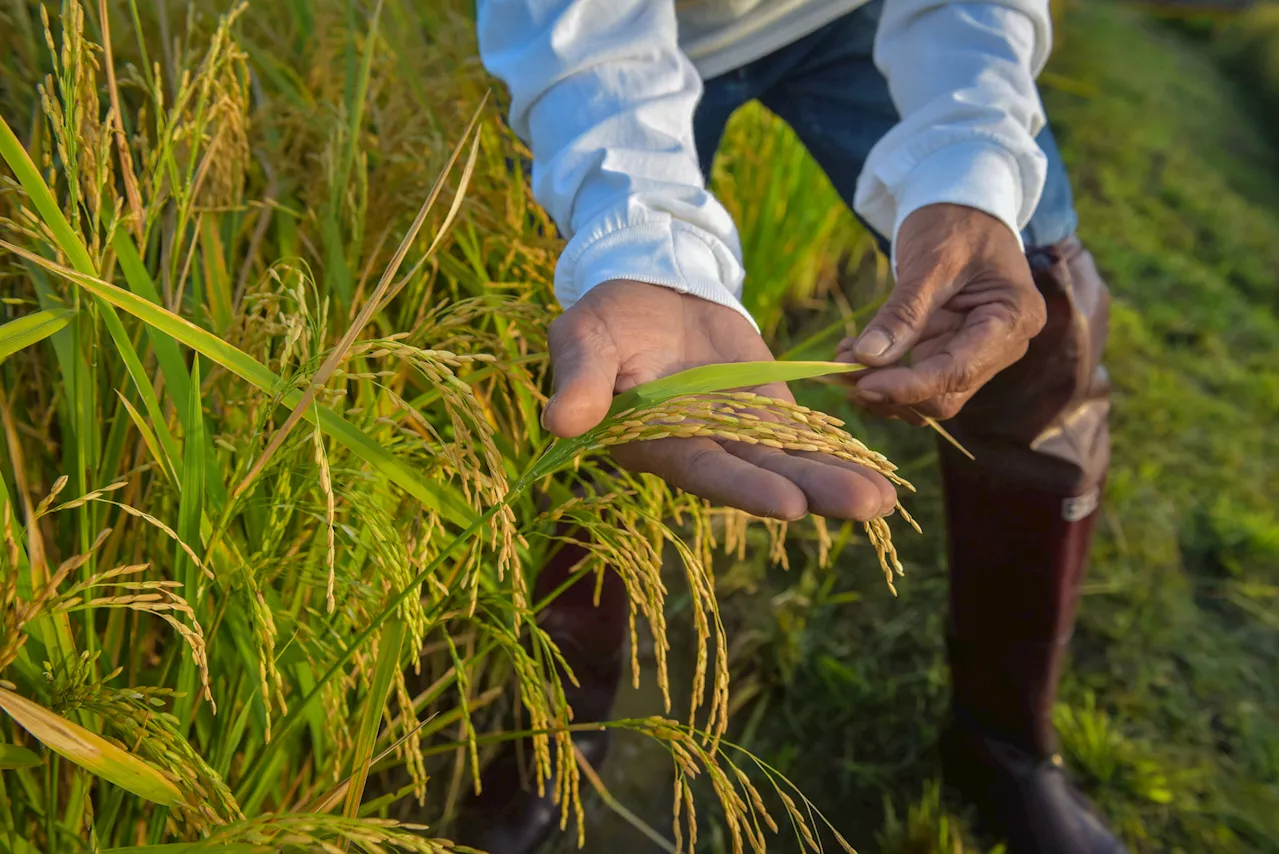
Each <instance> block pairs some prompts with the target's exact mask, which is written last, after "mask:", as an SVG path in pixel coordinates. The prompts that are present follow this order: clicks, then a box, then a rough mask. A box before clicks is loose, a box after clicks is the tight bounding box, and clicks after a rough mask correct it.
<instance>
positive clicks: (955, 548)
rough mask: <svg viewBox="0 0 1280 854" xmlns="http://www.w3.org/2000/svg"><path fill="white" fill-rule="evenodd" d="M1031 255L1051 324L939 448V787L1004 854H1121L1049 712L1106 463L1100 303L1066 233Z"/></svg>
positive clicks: (1095, 282) (1096, 283) (1081, 255)
mask: <svg viewBox="0 0 1280 854" xmlns="http://www.w3.org/2000/svg"><path fill="white" fill-rule="evenodd" d="M1029 260H1030V262H1031V265H1032V270H1033V272H1034V274H1035V279H1036V284H1037V285H1038V286H1039V288H1040V291H1041V293H1042V294H1043V296H1044V297H1045V302H1046V305H1047V308H1048V321H1047V323H1046V326H1045V329H1044V330H1043V331H1042V332H1041V334H1040V335H1039V336H1037V337H1036V339H1035V340H1034V341H1033V342H1032V343H1031V346H1030V348H1029V350H1028V353H1027V355H1026V356H1025V357H1024V358H1023V359H1022V360H1021V361H1020V362H1018V363H1017V364H1016V365H1014V366H1012V367H1011V368H1009V369H1008V370H1006V371H1004V372H1003V373H1001V374H1000V375H999V376H997V377H996V378H995V379H994V380H992V382H991V383H989V384H988V385H987V386H986V387H984V388H983V390H982V391H981V392H979V393H978V395H976V396H975V397H974V398H973V400H972V401H970V403H969V404H968V405H966V406H965V408H964V410H962V411H961V413H960V415H959V416H957V418H956V420H955V422H954V427H953V432H954V433H955V435H956V437H957V438H958V439H959V440H960V442H961V443H962V444H963V445H965V447H966V448H968V449H969V450H970V451H971V452H972V453H973V454H974V456H975V458H976V460H975V461H970V460H968V459H966V458H964V457H963V456H961V455H960V454H959V453H958V452H956V451H955V450H954V449H953V448H951V447H950V446H944V447H943V448H942V472H943V487H944V493H945V497H946V506H947V528H948V541H949V543H948V544H949V559H950V569H951V626H950V633H949V636H948V651H949V654H950V661H951V675H952V708H953V718H954V719H953V721H952V724H951V726H950V728H949V730H948V732H947V733H946V735H945V736H944V739H943V767H944V773H945V775H946V779H947V782H948V783H949V784H950V785H952V786H954V787H955V788H956V789H957V790H959V792H960V793H961V794H963V795H964V796H965V797H966V798H967V799H968V800H970V801H971V802H972V803H973V804H974V805H975V806H976V807H977V809H978V813H979V816H980V818H981V820H982V823H983V824H984V825H985V826H986V828H987V829H989V830H990V831H991V832H992V833H994V834H995V835H997V836H999V837H1001V838H1003V839H1004V840H1005V841H1006V842H1007V843H1008V846H1009V852H1010V854H1122V852H1124V851H1125V848H1124V846H1123V845H1122V844H1121V843H1120V842H1119V840H1117V839H1116V838H1115V836H1114V835H1112V833H1111V832H1110V831H1109V830H1108V829H1107V827H1106V825H1105V824H1104V823H1103V821H1102V819H1101V818H1100V817H1099V816H1098V814H1097V812H1096V811H1095V810H1094V808H1093V806H1092V805H1091V804H1090V803H1089V802H1088V801H1087V800H1086V799H1085V798H1084V796H1083V795H1081V794H1080V793H1079V792H1078V791H1077V790H1076V789H1075V788H1074V787H1073V786H1072V785H1071V782H1070V780H1069V779H1068V778H1067V775H1066V773H1065V772H1064V771H1063V769H1062V766H1061V761H1060V760H1059V759H1058V758H1057V756H1056V754H1055V749H1056V742H1055V736H1054V731H1053V723H1052V717H1051V716H1052V711H1053V703H1054V699H1055V697H1056V692H1057V686H1058V678H1059V675H1060V673H1061V670H1062V663H1063V659H1064V658H1065V655H1066V651H1067V644H1068V642H1069V641H1070V638H1071V629H1072V624H1073V622H1074V617H1075V607H1076V600H1077V598H1078V596H1079V589H1080V582H1081V580H1082V577H1083V574H1084V568H1085V564H1086V562H1087V559H1088V551H1089V541H1090V535H1091V532H1092V528H1093V521H1094V516H1095V515H1096V510H1097V506H1098V500H1099V495H1100V492H1101V485H1102V480H1103V478H1104V476H1105V472H1106V466H1107V462H1108V460H1109V450H1110V446H1109V442H1108V435H1107V424H1106V417H1107V410H1108V405H1109V403H1108V391H1109V388H1108V383H1107V377H1106V372H1105V371H1104V370H1103V369H1102V367H1101V361H1100V355H1101V351H1102V345H1103V343H1104V341H1105V337H1106V314H1107V302H1108V299H1107V292H1106V287H1105V285H1104V284H1103V283H1102V280H1101V279H1100V278H1099V277H1098V274H1097V270H1096V269H1095V268H1094V266H1093V261H1092V258H1091V257H1090V256H1089V254H1088V252H1086V251H1085V250H1084V248H1083V247H1082V246H1080V244H1079V242H1078V241H1077V240H1075V239H1074V238H1073V239H1071V240H1068V241H1065V242H1064V243H1062V244H1059V245H1057V246H1052V247H1047V248H1044V249H1039V250H1033V252H1031V253H1029Z"/></svg>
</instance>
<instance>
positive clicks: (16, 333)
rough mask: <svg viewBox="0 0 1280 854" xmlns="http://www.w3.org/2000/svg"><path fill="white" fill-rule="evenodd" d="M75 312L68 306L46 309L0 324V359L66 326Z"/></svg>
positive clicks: (2, 359)
mask: <svg viewBox="0 0 1280 854" xmlns="http://www.w3.org/2000/svg"><path fill="white" fill-rule="evenodd" d="M75 316H76V313H75V311H73V310H72V309H69V308H59V309H46V310H45V311H35V312H32V313H31V314H24V315H23V316H22V317H19V318H18V319H17V320H11V321H9V322H8V323H6V324H4V325H3V326H0V361H4V360H5V359H7V358H9V357H10V356H12V355H13V354H14V353H16V352H18V351H19V350H21V349H23V348H25V347H30V346H31V345H32V344H36V343H39V342H40V341H43V340H44V339H46V338H48V337H49V336H50V335H52V334H53V333H55V332H57V331H58V330H59V329H62V328H63V327H64V326H66V325H67V324H68V323H69V322H70V321H71V318H73V317H75Z"/></svg>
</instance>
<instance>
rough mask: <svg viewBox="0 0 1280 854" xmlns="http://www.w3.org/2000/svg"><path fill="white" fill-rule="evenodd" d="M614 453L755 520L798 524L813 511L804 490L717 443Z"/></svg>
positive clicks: (675, 443)
mask: <svg viewBox="0 0 1280 854" xmlns="http://www.w3.org/2000/svg"><path fill="white" fill-rule="evenodd" d="M611 452H612V454H613V458H614V459H616V460H617V461H618V462H619V463H620V464H621V465H623V466H624V467H626V468H628V469H630V470H631V471H636V472H648V473H649V474H656V475H657V476H658V477H660V478H662V479H663V480H665V481H666V482H667V483H669V484H671V485H672V486H676V487H679V488H680V489H683V490H684V491H685V492H691V493H693V494H694V495H697V496H699V497H701V498H705V499H707V500H708V501H712V502H714V503H716V504H722V505H726V506H729V507H736V508H738V509H739V510H745V511H746V512H748V513H750V514H751V515H753V516H763V517H767V518H770V519H785V520H787V521H795V520H796V519H800V518H802V517H803V516H804V514H805V513H807V512H808V510H809V505H808V502H807V500H806V499H805V495H804V492H802V491H801V489H800V487H798V486H796V485H795V484H794V483H792V482H791V481H789V480H787V479H786V478H785V477H783V476H782V475H779V474H775V473H774V472H771V471H768V470H767V469H762V468H760V467H758V466H755V465H752V464H751V463H749V462H747V461H746V460H742V459H739V458H738V457H735V456H733V455H732V454H730V453H729V452H727V451H726V450H725V449H724V448H723V447H722V446H721V445H720V444H719V443H717V442H714V441H712V440H711V439H656V440H653V441H649V442H631V443H629V444H626V445H617V446H615V447H614V448H612V449H611Z"/></svg>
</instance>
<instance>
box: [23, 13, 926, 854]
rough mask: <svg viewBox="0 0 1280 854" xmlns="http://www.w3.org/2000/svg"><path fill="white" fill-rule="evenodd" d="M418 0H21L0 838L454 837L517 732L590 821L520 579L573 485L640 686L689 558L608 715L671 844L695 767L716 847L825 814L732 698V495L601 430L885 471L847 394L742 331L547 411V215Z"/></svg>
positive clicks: (686, 815) (481, 84)
mask: <svg viewBox="0 0 1280 854" xmlns="http://www.w3.org/2000/svg"><path fill="white" fill-rule="evenodd" d="M432 5H433V4H416V3H409V2H397V0H388V2H386V3H384V2H381V1H380V2H378V3H377V4H376V6H374V7H373V8H370V9H364V8H362V7H360V6H359V4H354V3H351V4H347V3H338V2H318V3H312V2H305V0H298V2H292V3H273V4H267V3H262V4H259V5H257V6H254V7H252V8H250V7H249V6H247V5H246V4H243V3H235V4H232V5H230V6H229V7H226V6H225V5H224V4H214V3H207V4H206V3H200V2H196V3H192V4H190V5H188V6H186V7H184V8H183V10H182V13H181V14H178V13H177V12H175V9H176V8H177V7H174V6H170V5H168V4H164V3H160V4H155V5H154V6H153V7H149V8H144V7H142V6H141V5H140V4H138V3H136V2H135V0H127V2H125V3H120V2H114V3H113V2H108V0H99V2H98V3H97V4H85V3H81V2H79V0H65V2H63V3H62V4H61V8H60V9H59V10H57V12H58V13H57V14H50V12H49V7H48V6H46V5H45V4H41V3H30V4H24V3H20V2H14V3H10V4H8V6H7V7H6V9H5V15H6V16H7V23H8V24H9V26H7V27H6V28H5V29H4V35H3V36H0V40H2V41H0V45H2V47H0V49H3V50H4V51H5V52H6V56H11V57H14V58H15V59H16V60H17V62H16V63H15V64H14V65H12V66H11V67H9V68H6V69H5V72H4V75H5V76H4V78H3V79H4V80H5V81H6V85H5V87H4V90H3V100H2V101H0V116H2V117H3V122H0V157H2V159H3V161H4V163H5V164H6V165H7V169H8V171H7V172H0V182H3V183H2V184H0V188H2V189H0V240H2V241H3V242H2V243H0V247H3V250H4V251H3V254H2V255H0V274H2V275H3V276H4V279H3V281H4V284H3V286H2V287H0V291H2V292H3V294H4V299H3V309H2V310H3V312H4V318H3V319H4V320H5V321H6V322H5V323H4V324H3V325H0V376H2V377H3V379H2V382H0V428H2V434H3V438H2V440H0V460H2V465H0V544H2V545H0V709H3V710H4V712H5V715H3V716H0V849H3V850H5V851H7V852H11V854H25V852H29V851H49V852H54V851H79V850H83V849H85V848H88V849H90V850H94V851H99V850H103V851H110V850H141V849H142V848H143V847H154V846H160V845H164V844H167V843H176V842H185V843H193V845H190V846H187V847H185V848H183V849H182V850H184V851H196V850H205V849H212V848H218V849H227V850H230V849H235V850H245V851H248V850H254V851H258V850H277V849H303V850H326V851H343V850H350V849H352V848H354V849H357V850H369V851H382V850H389V849H399V850H406V851H424V852H427V851H431V852H435V851H449V850H453V847H452V845H451V844H450V843H449V842H448V841H447V839H446V838H445V837H444V835H443V832H444V830H445V829H446V828H447V822H448V820H449V818H450V815H451V812H452V810H453V808H454V806H455V804H456V798H457V794H458V791H459V788H460V787H461V786H464V785H466V786H478V785H479V778H478V771H479V769H480V767H481V765H482V762H483V760H484V759H485V758H486V756H487V754H488V753H489V752H490V751H491V750H492V749H493V748H494V747H495V745H497V744H498V743H499V742H501V741H504V740H507V739H512V738H517V737H520V738H527V739H528V740H529V742H530V744H531V745H532V751H533V764H534V768H535V770H536V772H537V773H536V777H537V780H538V784H539V785H540V786H548V787H551V789H552V791H554V792H555V793H556V794H557V797H558V802H559V804H560V807H561V809H562V818H563V822H564V824H565V825H566V826H567V825H570V824H576V826H577V828H578V833H579V844H580V845H581V844H582V841H583V840H582V838H581V834H582V827H583V824H582V816H583V807H582V797H581V775H582V771H581V769H580V768H579V766H578V764H577V762H575V760H574V748H573V743H572V740H571V734H572V732H573V731H574V730H575V728H581V727H583V726H588V725H587V724H575V723H574V722H573V718H572V709H570V708H569V707H568V706H567V705H566V702H565V697H564V690H563V687H562V683H561V679H562V677H561V671H562V669H563V664H564V663H563V660H562V659H561V658H560V657H559V652H558V650H556V648H555V646H554V644H552V643H551V642H550V640H549V639H548V638H547V637H546V635H545V634H543V633H542V632H541V631H540V629H539V627H538V624H537V612H538V610H539V609H540V608H541V607H544V606H545V604H546V603H545V602H534V601H530V600H529V591H530V590H531V589H532V587H531V583H530V581H531V579H530V577H529V576H530V574H531V573H532V572H535V571H536V570H537V568H538V567H539V566H541V565H542V563H543V562H544V561H545V559H546V558H547V556H548V555H549V554H551V553H552V552H553V551H554V550H555V549H558V548H560V547H562V542H563V537H562V536H561V535H559V534H557V530H558V525H559V524H560V523H562V522H563V521H564V520H572V521H573V522H574V524H575V526H576V528H577V530H578V531H580V533H579V534H577V535H576V536H578V537H579V538H581V539H582V540H583V541H584V543H585V544H586V545H587V546H588V557H587V558H586V559H585V560H584V561H583V562H582V564H580V565H579V567H578V569H577V572H578V575H579V576H580V577H592V576H593V575H594V576H597V577H598V576H600V575H601V574H603V573H605V572H616V573H618V574H619V575H620V576H622V578H623V581H624V582H625V584H626V586H627V589H628V592H629V594H630V601H631V632H632V637H633V639H634V638H635V637H636V635H637V633H638V631H639V630H640V629H639V628H638V625H643V626H645V627H647V630H648V631H649V633H650V634H651V635H652V637H653V641H654V645H655V648H656V650H657V656H658V661H659V665H660V666H659V672H658V677H657V678H658V680H659V682H660V684H661V686H662V689H663V691H664V693H666V691H667V686H666V679H667V676H666V673H665V670H663V669H662V667H661V662H662V661H663V657H662V656H663V654H664V652H665V650H666V649H667V648H668V642H667V640H666V630H665V616H664V602H665V599H666V597H667V595H668V589H667V583H668V576H666V575H664V574H663V572H662V562H661V554H662V549H663V547H664V545H670V546H673V547H674V548H675V551H676V553H677V554H678V555H679V557H680V561H681V567H680V570H681V573H682V575H683V578H684V580H685V582H686V583H687V586H688V589H689V592H690V594H691V596H692V601H693V602H694V607H693V608H692V620H693V625H694V627H695V636H696V638H697V643H698V645H699V654H698V667H697V671H696V674H695V689H694V691H693V692H692V696H693V699H692V702H691V705H690V707H689V708H688V709H681V710H673V709H671V708H670V701H669V700H668V702H667V707H668V708H667V709H666V712H665V713H664V714H663V715H662V716H660V717H654V718H647V719H638V720H624V721H618V722H616V723H614V724H612V725H613V726H618V727H623V728H628V729H631V730H634V731H638V732H641V733H643V734H645V735H648V736H650V737H652V738H654V739H656V740H658V741H659V742H661V743H663V744H664V745H665V746H666V747H667V749H668V750H669V751H670V753H671V756H672V761H673V766H674V768H675V776H676V789H675V792H674V801H673V817H674V825H673V834H674V835H675V837H676V839H677V842H676V845H677V847H678V848H680V849H681V850H692V849H693V846H694V844H695V841H696V836H697V827H698V823H697V818H696V812H695V804H694V802H693V798H692V791H693V790H692V788H691V787H690V781H691V780H693V779H694V778H697V777H701V778H704V779H709V780H710V781H711V788H712V790H713V791H714V792H715V795H716V797H717V799H718V801H719V806H720V808H721V809H722V810H723V811H724V813H725V818H726V822H727V825H728V827H730V828H731V830H732V834H733V838H734V845H735V850H742V849H743V848H744V847H745V848H750V849H751V850H754V851H763V850H764V848H765V845H766V844H767V842H766V840H767V839H768V836H769V834H770V832H772V833H776V832H777V831H778V828H779V826H780V825H781V826H785V827H787V828H789V830H790V832H793V833H794V834H795V835H796V838H797V839H799V840H802V844H807V845H810V846H811V847H812V846H816V844H817V842H816V838H817V837H816V834H818V833H819V832H820V831H819V827H820V826H821V825H823V824H824V822H823V821H822V819H821V818H820V817H819V816H817V815H816V814H815V812H814V810H813V809H812V805H811V804H809V803H808V802H807V801H806V800H804V799H803V797H802V796H801V795H800V794H799V793H797V792H795V791H794V790H793V789H792V788H791V787H790V784H789V783H787V781H786V780H785V779H783V778H782V777H781V776H780V775H778V774H776V773H775V772H771V771H768V770H767V769H764V766H758V765H757V763H756V762H755V760H753V759H752V758H751V757H749V756H747V755H746V754H744V753H742V752H741V751H738V750H737V749H736V748H734V747H732V746H731V745H729V744H728V743H727V742H725V741H724V740H723V738H722V736H723V733H724V731H725V727H726V725H727V718H728V713H729V683H728V671H727V664H726V658H727V656H726V655H725V650H726V648H727V644H726V639H725V637H724V631H723V627H722V625H721V622H720V619H719V612H718V609H717V604H716V594H715V586H714V579H713V577H712V575H711V572H710V568H709V566H710V558H711V553H712V550H713V549H715V548H718V547H721V546H723V547H725V548H726V549H729V550H730V551H732V550H734V549H736V548H738V547H739V544H740V543H741V542H742V537H741V534H740V528H741V526H742V525H743V524H745V523H746V520H744V519H743V518H742V517H740V516H739V515H737V514H733V513H726V512H724V511H713V510H711V509H710V508H708V507H706V506H705V505H704V504H703V503H702V502H700V501H697V500H695V499H693V498H692V497H690V496H686V495H682V494H676V493H673V492H672V491H671V490H669V489H668V488H667V487H666V486H665V485H664V484H662V483H661V482H660V481H658V480H656V479H654V478H651V477H648V476H631V475H627V474H625V473H618V472H616V471H614V470H613V469H612V468H610V467H607V466H605V465H603V464H602V463H603V459H604V454H605V453H606V451H607V448H608V447H609V446H610V445H612V444H616V443H618V442H622V441H632V440H640V439H645V438H653V437H655V436H656V435H660V434H666V433H669V432H680V431H695V432H698V431H701V432H706V433H713V434H715V435H717V436H721V437H728V436H729V435H732V436H733V437H734V438H736V439H746V440H748V441H760V442H765V443H770V444H774V445H776V446H779V447H784V448H798V449H808V450H812V449H822V450H827V451H831V452H834V453H836V454H838V455H842V456H844V457H845V458H846V459H852V460H856V461H859V462H862V463H865V464H868V465H871V466H872V467H874V468H878V469H880V470H881V471H883V472H885V473H886V475H888V476H890V477H892V478H894V479H896V480H898V482H899V483H900V484H902V485H903V486H904V487H905V486H908V484H906V483H905V481H901V480H900V479H898V478H897V476H896V475H895V474H894V473H893V472H894V470H893V467H892V464H891V463H889V462H888V460H886V459H884V457H882V456H880V455H878V454H876V453H875V452H873V451H871V450H870V449H868V448H866V447H865V446H863V445H861V444H860V443H858V442H857V441H856V440H854V439H853V438H852V437H851V436H849V435H848V434H847V433H845V432H844V431H842V430H841V429H840V425H839V424H838V423H837V422H835V421H833V420H832V419H828V418H826V417H825V416H822V415H821V414H820V413H814V412H810V411H808V410H805V409H803V408H800V407H794V406H792V407H783V406H779V405H777V404H775V403H773V402H771V401H766V400H763V399H757V398H754V397H751V396H749V395H746V396H744V394H743V393H741V392H733V391H726V390H729V389H733V388H735V387H740V386H742V385H743V384H744V382H745V377H748V376H750V377H753V378H754V377H758V376H759V373H760V370H761V369H762V368H761V366H758V365H744V366H739V368H738V369H737V370H736V371H734V370H728V371H727V372H726V371H721V372H719V373H717V372H715V371H713V372H712V373H711V374H707V373H702V374H697V373H695V374H694V375H692V376H678V377H675V378H671V379H670V380H668V381H664V382H665V384H655V385H656V386H658V387H657V388H656V389H655V388H649V389H640V390H637V391H636V393H634V394H633V395H631V396H629V397H627V396H624V397H620V398H619V406H618V407H615V409H616V410H617V411H616V412H615V413H613V415H612V416H611V417H610V419H609V420H607V421H606V422H605V423H604V424H602V425H601V427H599V428H598V429H596V430H594V431H592V432H590V433H588V434H586V435H585V436H583V437H581V438H580V439H577V440H574V441H571V442H559V443H556V442H553V441H552V439H551V437H550V436H549V435H548V434H546V433H545V432H544V431H543V430H542V429H541V427H540V426H539V420H538V414H539V411H540V409H541V406H542V404H543V403H545V400H546V397H545V389H546V388H547V385H548V384H547V379H548V378H547V363H546V358H545V354H544V347H545V336H546V329H547V325H548V324H549V322H550V320H551V318H552V317H553V316H554V313H555V311H556V309H555V308H554V305H553V301H552V296H551V286H550V282H551V273H552V269H553V265H554V261H555V257H556V250H557V247H558V244H557V241H556V238H555V233H554V228H553V227H552V225H551V223H550V222H549V221H548V220H547V219H546V218H545V215H544V214H543V213H542V212H540V211H539V209H538V208H537V207H536V205H535V204H534V203H533V201H532V198H531V196H530V193H529V189H528V185H527V182H526V181H524V180H523V178H522V176H521V174H520V170H519V163H520V162H521V159H522V158H523V157H524V156H525V152H524V151H523V150H522V148H521V147H520V145H519V143H518V142H517V141H516V140H514V139H513V138H512V137H511V136H510V135H509V134H508V133H507V132H506V131H505V130H504V129H503V127H502V125H501V123H500V121H499V120H498V118H497V112H496V108H495V106H494V105H493V103H492V101H491V100H490V99H488V98H487V97H486V95H485V89H486V81H485V79H484V77H483V74H482V72H481V71H480V70H479V67H478V65H477V64H476V63H475V62H474V61H472V60H470V58H469V56H470V53H471V52H472V51H473V46H472V42H471V36H470V25H469V22H468V21H467V19H466V16H465V15H462V14H457V13H455V12H454V11H452V10H451V9H448V8H444V9H435V8H420V7H424V6H432ZM215 6H216V7H217V9H218V13H215V12H213V11H211V9H212V7H215ZM774 369H778V370H783V371H799V373H797V374H796V375H795V377H792V378H796V377H799V376H811V375H815V374H818V373H822V372H826V371H829V370H833V369H834V368H833V366H829V365H826V366H823V365H818V366H813V365H808V366H795V365H791V366H788V365H778V366H775V368H774ZM841 369H848V366H843V367H842V368H841ZM902 515H903V516H904V518H906V519H907V520H909V518H910V517H908V516H906V513H905V510H904V511H903V512H902ZM735 532H736V533H735ZM868 537H869V540H870V542H871V543H872V544H873V545H874V547H875V549H876V551H877V553H878V554H879V555H880V560H881V564H882V568H883V569H884V572H885V573H886V576H887V577H888V578H889V579H890V580H891V579H892V577H893V575H894V574H895V573H900V571H901V566H900V565H899V564H898V563H897V560H896V556H895V553H894V551H893V546H892V542H891V541H890V539H889V532H888V528H887V525H886V523H885V522H884V521H883V520H880V521H878V522H876V523H874V524H872V525H870V526H869V527H868ZM634 646H635V644H634V643H633V648H634ZM638 677H639V673H638V668H636V678H638ZM567 678H570V679H572V678H573V677H572V674H568V675H567ZM668 696H669V695H668ZM512 708H516V709H518V710H520V712H521V714H522V719H523V720H524V721H525V722H526V723H527V726H525V727H524V728H518V727H517V728H514V729H513V728H512V726H511V724H510V719H511V715H509V714H508V712H509V711H510V710H511V709H512ZM590 726H599V725H598V724H591V725H590ZM744 767H752V768H754V769H756V770H763V771H764V778H765V779H767V780H768V781H769V782H770V783H771V784H772V787H773V791H772V792H764V793H762V792H761V791H759V790H758V789H757V787H756V785H754V784H753V783H752V782H750V780H749V778H748V776H747V775H746V774H745V773H744V772H743V770H742V769H743V768H744ZM753 773H755V772H753ZM768 800H774V801H776V802H777V804H780V806H773V807H772V809H773V812H774V813H775V814H776V816H777V818H774V817H772V816H771V815H770V812H769V810H770V809H771V807H770V806H768V804H767V803H766V801H768ZM797 803H799V804H800V806H797ZM841 844H843V845H844V848H845V849H847V850H851V849H848V846H847V844H844V843H843V841H842V840H841ZM237 846H238V847H237ZM157 850H161V849H157ZM814 850H816V848H815V849H814Z"/></svg>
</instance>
